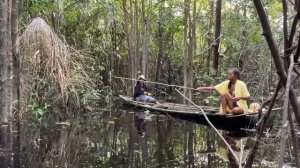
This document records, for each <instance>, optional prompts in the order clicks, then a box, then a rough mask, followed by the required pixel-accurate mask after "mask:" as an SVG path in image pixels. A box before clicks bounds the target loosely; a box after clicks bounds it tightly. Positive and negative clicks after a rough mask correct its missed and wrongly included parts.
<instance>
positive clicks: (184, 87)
mask: <svg viewBox="0 0 300 168" xmlns="http://www.w3.org/2000/svg"><path fill="white" fill-rule="evenodd" d="M111 77H112V78H116V79H125V80H131V81H139V80H138V79H133V78H125V77H119V76H113V75H112V76H111ZM145 82H146V83H153V84H158V85H163V86H169V87H177V88H182V89H190V90H195V91H198V90H197V89H195V88H191V87H186V86H179V85H169V84H166V83H159V82H152V81H147V80H146V81H145Z"/></svg>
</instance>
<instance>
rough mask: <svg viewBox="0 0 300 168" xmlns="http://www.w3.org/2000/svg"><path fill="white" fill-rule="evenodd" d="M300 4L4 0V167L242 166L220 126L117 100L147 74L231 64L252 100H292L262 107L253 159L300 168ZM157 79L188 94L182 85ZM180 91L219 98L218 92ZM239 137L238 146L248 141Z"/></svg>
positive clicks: (0, 98) (179, 80)
mask: <svg viewBox="0 0 300 168" xmlns="http://www.w3.org/2000/svg"><path fill="white" fill-rule="evenodd" d="M299 9H300V5H299V2H298V1H288V2H287V1H286V0H282V1H278V0H253V2H252V1H244V0H231V1H222V0H201V1H197V0H169V1H166V0H157V1H152V0H148V1H147V0H105V1H102V0H100V1H99V0H77V1H72V0H56V1H47V0H39V1H34V0H23V1H19V0H4V1H3V2H1V5H0V114H1V115H0V119H1V120H0V126H1V137H0V149H1V151H0V154H1V155H0V167H16V168H18V167H226V166H227V165H229V166H231V167H236V166H237V165H236V164H235V163H234V162H235V159H233V158H232V156H231V155H230V153H229V152H228V151H227V153H226V152H225V151H224V150H225V147H224V144H221V143H220V142H219V139H218V138H217V135H216V134H215V133H213V132H212V130H211V129H209V128H206V127H204V126H199V125H196V124H193V123H189V122H184V121H182V120H175V119H172V118H170V117H161V116H153V115H152V114H149V113H148V112H145V113H143V114H145V116H141V115H142V114H138V113H136V114H134V113H128V112H131V111H132V110H133V109H127V110H124V109H123V108H121V102H119V100H118V99H117V95H119V94H122V95H128V96H132V95H133V93H132V90H133V86H134V85H135V81H134V80H135V79H136V78H137V77H138V76H139V75H141V74H143V75H145V76H146V78H147V80H148V81H155V82H158V83H163V84H168V85H178V86H184V87H186V88H195V87H197V86H209V85H211V86H213V85H215V84H217V83H220V82H221V81H224V80H225V79H226V72H227V69H228V68H231V67H237V68H239V69H240V70H241V78H242V80H243V81H245V83H246V84H247V86H248V88H249V91H250V93H251V100H250V101H249V103H251V102H258V103H260V104H261V105H262V106H261V107H262V108H264V109H268V108H269V109H271V108H272V107H273V106H276V107H278V108H282V110H281V113H276V114H272V115H271V117H269V115H266V114H263V115H262V119H261V120H260V123H259V125H258V127H257V129H256V131H255V132H254V133H253V135H254V136H252V137H253V138H248V139H247V140H245V141H247V143H246V144H245V145H246V146H245V150H247V152H245V153H247V156H249V157H245V158H243V159H242V161H241V163H243V164H242V165H243V166H244V167H251V166H252V167H274V166H275V165H276V166H277V165H279V167H281V166H282V165H283V164H286V165H291V166H296V167H297V166H298V167H299V161H298V162H297V158H299V152H298V150H299V146H297V143H298V142H299V140H300V139H299V124H300V110H299V108H300V106H299V99H300V98H298V103H297V101H296V98H297V96H298V97H299V94H300V89H299V88H300V87H299V86H300V83H299V78H298V77H299V75H300V73H299V55H300V45H299V44H298V43H299V42H298V39H299V37H298V36H299V32H298V28H299V27H298V19H299V16H300V14H299V12H300V10H299ZM265 38H266V39H267V40H266V39H265ZM293 62H294V63H293ZM289 66H290V69H291V70H290V71H288V68H289ZM117 77H124V78H117ZM125 78H129V79H131V80H127V79H125ZM149 87H150V89H151V92H152V93H154V95H155V96H156V97H157V98H159V99H160V100H162V101H169V102H176V103H183V102H184V101H183V98H182V97H181V96H180V94H178V92H177V91H176V90H175V87H174V86H172V87H171V86H165V85H159V84H149ZM276 87H277V88H276ZM285 88H288V89H285ZM289 89H290V91H286V90H289ZM180 91H181V92H183V93H184V94H185V95H186V96H187V97H188V98H190V99H192V100H193V101H194V102H195V103H197V104H200V105H205V106H215V107H218V106H219V98H218V95H214V94H207V93H196V92H192V89H190V90H188V89H181V90H180ZM185 103H187V102H185ZM267 114H268V113H267ZM268 118H269V119H268ZM272 120H273V121H272ZM270 122H271V124H270ZM265 123H267V124H265ZM139 124H140V125H139ZM266 125H268V126H269V128H266V127H265V126H266ZM280 125H282V126H280ZM287 125H288V126H287ZM141 130H143V131H141ZM141 132H142V133H141ZM222 132H223V131H222ZM229 134H231V133H229V132H226V131H224V132H223V134H222V135H223V136H224V137H226V138H225V139H226V140H227V141H228V142H232V144H230V145H231V146H232V148H233V149H234V150H236V151H238V149H241V146H239V147H236V146H237V145H238V144H241V142H240V140H241V139H243V138H236V137H234V138H233V137H230V136H229V137H227V135H229ZM267 142H272V145H271V143H269V144H268V143H267ZM259 143H260V144H259ZM279 146H280V147H279ZM220 148H224V150H223V149H222V150H221V151H220ZM7 151H8V152H7ZM256 151H258V153H257V152H256ZM218 152H221V153H222V152H223V154H224V152H225V154H227V155H226V156H225V158H224V156H218ZM213 153H214V154H213ZM248 154H249V155H248Z"/></svg>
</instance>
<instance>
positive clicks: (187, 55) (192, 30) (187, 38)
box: [183, 0, 196, 103]
mask: <svg viewBox="0 0 300 168" xmlns="http://www.w3.org/2000/svg"><path fill="white" fill-rule="evenodd" d="M184 4H185V8H184V19H183V23H184V35H183V36H184V40H183V42H184V68H183V75H184V86H185V87H190V88H192V87H193V82H194V78H193V55H194V54H195V52H194V51H195V49H196V37H195V36H196V27H195V26H196V24H195V17H196V3H194V8H193V15H191V7H190V6H191V1H190V0H185V3H184ZM192 16H193V17H192ZM184 94H185V96H187V97H188V98H189V99H190V100H191V99H192V90H190V89H184ZM184 103H187V102H186V100H185V99H184Z"/></svg>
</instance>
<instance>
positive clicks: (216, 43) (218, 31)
mask: <svg viewBox="0 0 300 168" xmlns="http://www.w3.org/2000/svg"><path fill="white" fill-rule="evenodd" d="M221 10H222V0H217V1H216V20H215V41H214V45H213V47H214V49H213V52H214V60H213V67H212V75H213V76H216V75H217V73H218V68H219V58H220V53H219V47H220V39H221Z"/></svg>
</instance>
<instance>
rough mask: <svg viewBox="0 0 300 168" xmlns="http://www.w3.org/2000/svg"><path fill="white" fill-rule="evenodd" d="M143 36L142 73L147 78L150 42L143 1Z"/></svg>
mask: <svg viewBox="0 0 300 168" xmlns="http://www.w3.org/2000/svg"><path fill="white" fill-rule="evenodd" d="M142 31H143V32H142V34H143V55H142V73H143V74H144V75H145V76H146V77H147V76H148V75H147V65H148V41H149V39H148V38H149V37H148V35H149V32H148V31H149V23H148V18H147V17H146V10H145V0H142Z"/></svg>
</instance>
